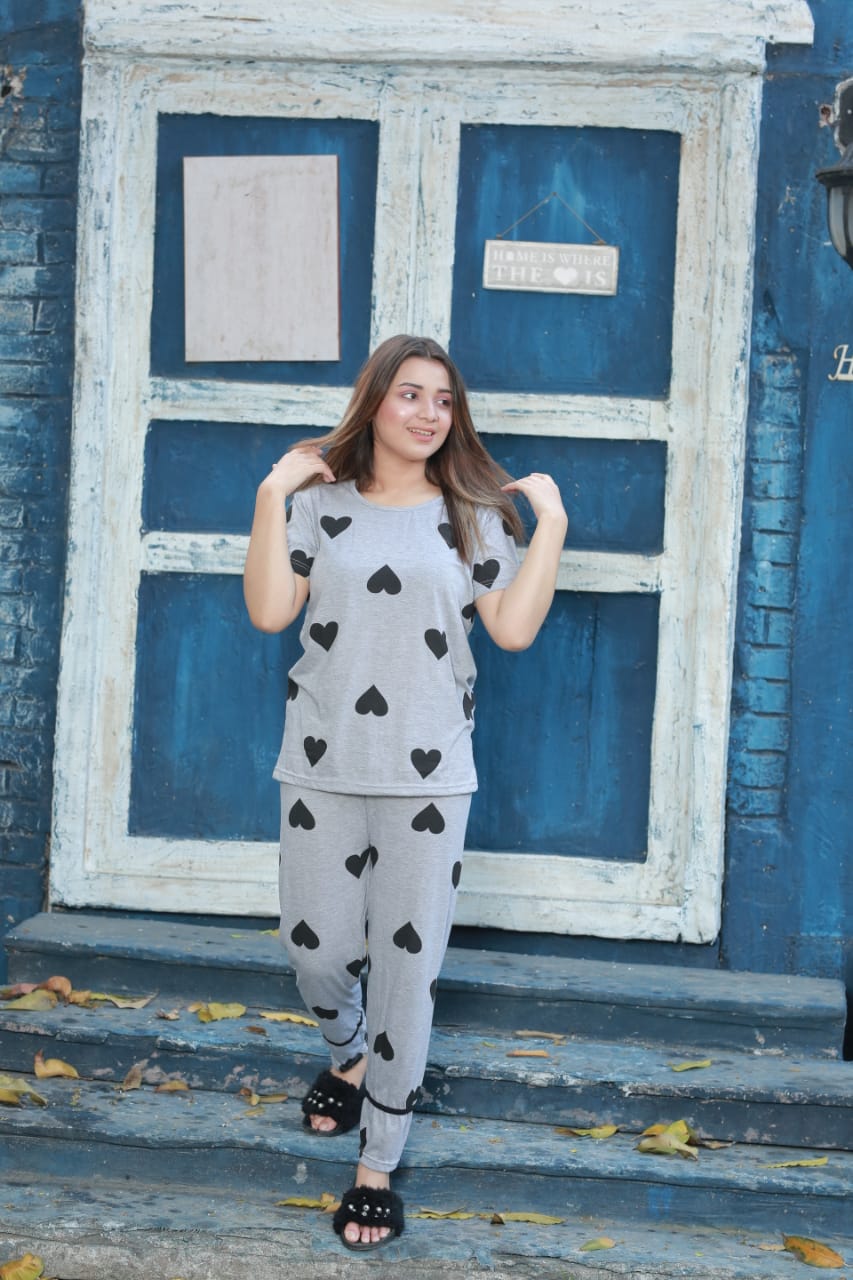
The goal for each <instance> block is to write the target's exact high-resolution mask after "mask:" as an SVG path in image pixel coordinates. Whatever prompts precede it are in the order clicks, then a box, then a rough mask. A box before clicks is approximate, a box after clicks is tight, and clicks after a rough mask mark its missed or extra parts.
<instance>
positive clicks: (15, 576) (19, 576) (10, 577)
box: [0, 565, 24, 591]
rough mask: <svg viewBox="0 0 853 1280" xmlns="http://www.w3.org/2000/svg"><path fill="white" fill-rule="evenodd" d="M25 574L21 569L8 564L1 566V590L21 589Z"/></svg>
mask: <svg viewBox="0 0 853 1280" xmlns="http://www.w3.org/2000/svg"><path fill="white" fill-rule="evenodd" d="M23 581H24V576H23V573H22V571H21V570H20V569H16V568H10V567H9V566H8V565H3V566H2V567H0V591H20V590H21V588H22V586H23Z"/></svg>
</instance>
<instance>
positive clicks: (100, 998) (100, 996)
mask: <svg viewBox="0 0 853 1280" xmlns="http://www.w3.org/2000/svg"><path fill="white" fill-rule="evenodd" d="M88 994H89V999H88V1000H87V1001H86V1003H87V1004H88V1003H89V1002H90V1001H91V1002H92V1003H95V1004H99V1003H101V1004H114V1005H115V1007H116V1008H117V1009H144V1008H145V1006H146V1005H149V1004H150V1003H151V1001H152V1000H153V999H154V996H153V995H150V996H112V995H107V994H106V992H104V991H90V992H89V993H88ZM154 994H155V995H156V992H155V993H154Z"/></svg>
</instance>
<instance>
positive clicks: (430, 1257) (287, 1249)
mask: <svg viewBox="0 0 853 1280" xmlns="http://www.w3.org/2000/svg"><path fill="white" fill-rule="evenodd" d="M285 1191H288V1194H289V1189H286V1188H282V1195H281V1196H278V1195H277V1196H276V1197H275V1199H280V1198H283V1197H284V1192H285ZM425 1206H426V1207H430V1208H455V1207H458V1202H457V1201H454V1200H452V1199H451V1200H449V1201H443V1202H442V1203H441V1204H435V1203H433V1202H432V1201H427V1200H425V1199H423V1198H422V1197H421V1195H420V1192H419V1188H418V1187H417V1186H416V1185H412V1186H410V1188H409V1195H408V1197H407V1203H406V1210H407V1223H406V1230H405V1232H404V1234H403V1236H402V1237H401V1238H400V1239H399V1240H398V1241H396V1242H395V1243H394V1244H393V1245H389V1246H388V1247H387V1248H386V1249H384V1250H383V1251H382V1252H381V1253H379V1254H376V1255H371V1256H372V1257H373V1258H375V1260H376V1261H375V1263H374V1264H371V1262H370V1261H369V1260H368V1259H367V1258H360V1257H355V1256H354V1255H351V1254H348V1253H346V1252H345V1251H344V1250H343V1249H342V1248H341V1246H340V1244H339V1243H338V1240H337V1237H336V1236H335V1235H334V1233H333V1232H332V1228H331V1223H330V1220H329V1218H328V1216H326V1215H324V1214H322V1213H317V1212H313V1211H310V1210H304V1209H293V1208H280V1207H276V1205H275V1201H274V1199H273V1198H272V1197H268V1198H266V1199H259V1200H252V1199H249V1198H247V1194H246V1188H240V1189H239V1190H238V1189H227V1188H221V1189H219V1190H214V1189H205V1190H191V1189H187V1188H182V1187H180V1186H178V1185H176V1184H175V1183H170V1184H169V1185H167V1186H164V1185H163V1184H162V1183H160V1184H159V1185H148V1184H145V1183H143V1182H140V1181H139V1180H136V1179H135V1180H134V1182H133V1194H132V1195H129V1194H128V1183H127V1179H126V1178H121V1179H117V1180H115V1181H109V1180H104V1179H89V1178H83V1177H78V1178H75V1179H74V1180H73V1182H67V1183H63V1182H62V1181H60V1180H58V1179H55V1178H52V1177H49V1176H45V1177H43V1178H40V1179H39V1181H38V1183H37V1184H35V1185H33V1184H31V1183H29V1182H28V1181H24V1180H22V1179H20V1178H17V1177H15V1176H13V1177H12V1178H11V1179H10V1180H9V1181H8V1182H7V1183H6V1184H5V1185H4V1187H3V1191H2V1196H0V1262H3V1261H6V1260H8V1259H10V1258H13V1257H21V1256H22V1255H23V1254H24V1253H27V1252H31V1253H35V1254H37V1255H38V1256H39V1257H41V1258H42V1259H43V1260H44V1262H45V1275H50V1276H55V1277H57V1278H58V1280H105V1277H108V1276H109V1277H114V1278H116V1280H119V1278H120V1280H152V1278H153V1277H157V1278H159V1280H167V1278H168V1277H172V1276H181V1277H183V1280H246V1277H247V1276H251V1277H252V1280H281V1277H282V1276H286V1277H287V1280H350V1278H351V1277H356V1278H363V1277H364V1276H365V1275H366V1274H367V1273H368V1272H369V1273H370V1274H371V1275H373V1274H374V1273H375V1271H377V1270H378V1269H380V1268H382V1273H383V1274H387V1275H395V1274H396V1275H398V1276H405V1278H406V1280H468V1278H469V1277H471V1276H476V1277H488V1280H614V1278H615V1277H626V1278H628V1277H630V1278H632V1280H792V1277H793V1275H794V1270H795V1269H796V1268H799V1267H800V1266H801V1264H799V1263H796V1262H795V1261H794V1259H793V1257H792V1256H791V1254H789V1253H778V1252H768V1251H767V1246H768V1245H771V1246H773V1247H774V1248H778V1247H779V1246H780V1245H781V1243H782V1240H781V1235H780V1233H779V1232H778V1231H772V1232H765V1233H757V1232H753V1231H748V1230H740V1229H738V1230H726V1229H722V1228H719V1227H695V1226H694V1227H677V1226H675V1227H673V1226H669V1225H667V1224H664V1223H660V1222H655V1223H653V1224H648V1225H645V1224H638V1223H631V1222H626V1221H625V1220H624V1219H623V1218H621V1217H620V1215H619V1213H618V1212H616V1211H612V1212H605V1213H603V1214H602V1215H601V1216H595V1217H588V1216H587V1217H581V1216H577V1215H571V1216H569V1217H567V1218H566V1219H565V1220H564V1221H563V1222H562V1223H559V1224H556V1225H553V1226H547V1227H541V1226H531V1225H528V1224H524V1223H518V1222H510V1223H507V1224H506V1225H504V1226H492V1225H491V1224H490V1223H489V1222H487V1221H484V1220H482V1219H476V1218H475V1219H470V1220H467V1221H461V1222H460V1221H451V1220H443V1221H428V1220H424V1219H419V1218H416V1217H415V1216H414V1215H415V1213H417V1212H418V1211H419V1209H420V1208H422V1207H425ZM505 1207H508V1206H505ZM600 1236H608V1237H610V1239H612V1240H613V1241H614V1242H615V1245H614V1247H613V1248H612V1249H609V1250H607V1251H606V1252H594V1253H587V1252H582V1249H581V1246H582V1245H584V1244H585V1243H587V1242H589V1241H590V1240H593V1239H595V1238H597V1237H600ZM825 1243H826V1244H828V1245H830V1246H831V1247H832V1248H834V1249H835V1250H836V1252H838V1253H840V1254H841V1256H842V1257H844V1258H847V1259H853V1240H844V1239H841V1238H840V1237H839V1236H838V1234H837V1233H833V1234H831V1235H829V1236H827V1237H825ZM836 1274H839V1273H836Z"/></svg>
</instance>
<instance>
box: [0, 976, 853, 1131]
mask: <svg viewBox="0 0 853 1280" xmlns="http://www.w3.org/2000/svg"><path fill="white" fill-rule="evenodd" d="M256 994H257V993H256ZM186 1003H187V1002H186V999H185V998H184V1000H183V1001H182V1002H177V1001H171V1002H170V1001H166V1002H165V1004H161V1003H160V1001H159V1000H158V1001H156V1002H153V1003H152V1004H151V1005H149V1006H148V1007H147V1008H145V1009H141V1010H134V1009H116V1008H113V1007H112V1006H109V1005H100V1006H99V1007H97V1008H95V1009H85V1008H79V1007H75V1006H71V1005H69V1006H62V1005H61V1004H60V1005H57V1006H56V1008H54V1009H52V1010H49V1011H47V1012H45V1013H33V1012H16V1011H14V1010H11V1009H8V1008H4V1007H3V1006H2V1005H0V1069H2V1070H6V1071H13V1072H15V1073H26V1072H31V1071H32V1070H33V1059H34V1056H35V1053H36V1052H37V1051H39V1050H41V1051H42V1052H43V1053H44V1056H45V1057H59V1058H64V1059H65V1060H66V1061H68V1062H70V1063H71V1064H72V1065H73V1066H74V1067H75V1068H76V1069H77V1071H78V1072H79V1073H80V1074H81V1076H84V1077H87V1078H89V1079H96V1080H101V1081H111V1082H120V1081H122V1080H123V1079H124V1077H125V1075H126V1074H127V1072H128V1071H129V1070H130V1068H131V1067H132V1066H133V1065H134V1064H135V1063H138V1062H143V1061H144V1062H145V1064H146V1065H145V1075H144V1078H145V1081H146V1082H147V1083H148V1084H157V1083H159V1082H160V1081H163V1080H165V1079H169V1078H172V1077H179V1078H181V1079H183V1080H185V1081H186V1082H187V1083H188V1084H189V1085H191V1086H192V1088H194V1089H207V1090H221V1091H226V1092H236V1091H237V1090H238V1089H239V1088H240V1087H241V1086H243V1085H247V1086H249V1087H251V1088H253V1089H258V1090H261V1091H263V1090H266V1091H267V1092H275V1091H279V1090H285V1091H287V1092H288V1093H290V1094H291V1095H293V1096H294V1097H301V1096H302V1095H303V1094H304V1092H305V1091H306V1089H307V1086H308V1085H309V1084H310V1082H311V1081H312V1080H313V1078H314V1076H315V1075H316V1074H317V1072H318V1071H320V1070H321V1069H322V1068H323V1067H324V1066H325V1065H326V1054H325V1049H324V1046H323V1043H322V1040H321V1038H320V1035H319V1033H318V1031H317V1030H316V1029H315V1028H313V1027H306V1026H300V1025H293V1024H287V1023H273V1022H268V1021H267V1022H265V1021H264V1019H262V1018H261V1016H260V1009H262V1008H264V1007H265V1006H264V1005H263V1004H260V1005H258V1004H255V1006H254V1007H253V1008H250V1009H249V1010H248V1011H247V1013H246V1014H245V1015H244V1016H243V1017H241V1018H239V1019H234V1020H232V1019H228V1020H225V1021H221V1022H211V1023H207V1024H204V1023H201V1022H199V1020H198V1018H197V1017H196V1015H195V1014H194V1013H190V1012H189V1011H188V1010H187V1008H186ZM162 1012H172V1013H177V1014H178V1017H177V1020H175V1021H164V1020H163V1019H162V1018H161V1017H160V1016H159V1014H160V1013H162ZM518 1030H537V1028H518ZM529 1050H536V1051H537V1052H540V1053H542V1052H544V1053H546V1054H547V1057H541V1058H540V1057H536V1058H532V1057H516V1056H514V1055H515V1054H517V1053H518V1052H519V1051H529ZM708 1056H709V1057H710V1059H711V1066H710V1067H708V1068H702V1069H697V1070H689V1071H685V1072H681V1073H679V1072H676V1071H674V1070H673V1067H674V1066H676V1065H678V1064H679V1063H680V1062H683V1061H684V1060H685V1054H684V1053H683V1051H680V1050H678V1049H669V1048H666V1047H661V1048H649V1047H647V1046H645V1045H636V1044H634V1045H631V1044H628V1045H621V1046H619V1047H618V1049H617V1048H615V1047H614V1045H613V1044H612V1043H610V1042H607V1041H590V1040H586V1039H582V1038H578V1037H574V1038H569V1039H567V1040H566V1041H565V1043H553V1042H552V1041H551V1040H549V1039H548V1038H547V1037H544V1036H543V1037H542V1038H539V1039H530V1038H528V1037H523V1038H519V1037H517V1036H514V1035H512V1034H507V1033H502V1032H491V1033H489V1034H488V1035H485V1034H483V1033H482V1032H476V1031H474V1032H472V1031H460V1030H456V1029H449V1028H442V1027H439V1028H436V1029H435V1031H434V1032H433V1036H432V1041H431V1044H430V1055H429V1062H428V1067H427V1073H426V1077H425V1080H424V1089H423V1094H422V1098H421V1102H420V1104H419V1110H422V1111H427V1112H430V1113H434V1114H440V1115H457V1116H480V1117H484V1118H491V1119H496V1120H497V1119H507V1120H523V1121H527V1122H531V1123H539V1124H551V1125H574V1126H579V1127H591V1126H593V1125H596V1124H603V1123H611V1124H617V1125H619V1126H620V1128H622V1129H626V1130H629V1131H632V1132H639V1131H641V1130H642V1129H644V1128H645V1127H646V1126H647V1125H650V1124H654V1123H657V1122H659V1121H671V1120H676V1119H684V1120H687V1121H688V1123H689V1124H690V1125H691V1126H692V1127H693V1128H694V1129H695V1130H696V1131H697V1133H699V1134H700V1136H702V1137H705V1138H718V1139H722V1140H726V1141H735V1142H753V1143H755V1142H759V1143H770V1144H776V1145H782V1146H798V1147H820V1148H839V1147H843V1146H844V1145H845V1143H846V1144H847V1145H849V1139H850V1134H851V1132H852V1131H853V1071H851V1069H850V1066H849V1064H846V1063H843V1062H834V1061H820V1060H813V1059H808V1058H793V1057H780V1056H777V1055H769V1056H768V1055H756V1054H754V1053H747V1052H744V1051H742V1050H732V1049H729V1050H718V1051H714V1052H713V1054H709V1055H708Z"/></svg>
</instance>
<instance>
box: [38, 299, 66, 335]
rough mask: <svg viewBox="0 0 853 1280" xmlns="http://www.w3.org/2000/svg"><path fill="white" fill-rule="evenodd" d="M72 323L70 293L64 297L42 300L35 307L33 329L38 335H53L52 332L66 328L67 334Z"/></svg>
mask: <svg viewBox="0 0 853 1280" xmlns="http://www.w3.org/2000/svg"><path fill="white" fill-rule="evenodd" d="M71 323H72V301H71V295H70V293H68V294H66V296H65V297H59V298H43V299H41V300H40V301H39V303H38V306H37V307H36V321H35V326H34V327H35V329H36V331H37V332H39V333H53V332H54V330H56V329H60V328H62V327H67V328H68V330H69V332H70V328H71Z"/></svg>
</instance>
